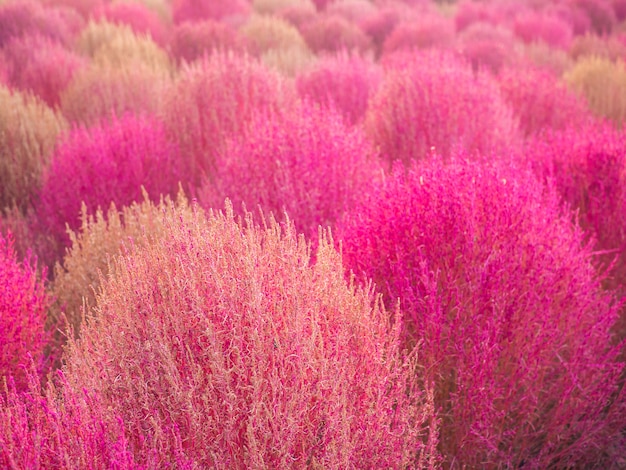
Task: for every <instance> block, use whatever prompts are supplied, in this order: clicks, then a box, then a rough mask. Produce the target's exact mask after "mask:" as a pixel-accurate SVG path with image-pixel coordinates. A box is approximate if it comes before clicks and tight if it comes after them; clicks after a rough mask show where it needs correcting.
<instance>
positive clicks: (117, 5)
mask: <svg viewBox="0 0 626 470" xmlns="http://www.w3.org/2000/svg"><path fill="white" fill-rule="evenodd" d="M95 17H96V18H98V19H100V18H102V19H104V20H106V21H108V22H110V23H113V24H122V25H127V26H130V27H131V29H132V30H133V32H134V33H135V34H136V35H139V36H146V35H147V36H149V37H150V38H151V39H152V40H153V41H154V42H156V43H157V44H159V45H164V44H165V42H166V38H167V28H166V26H165V24H164V22H163V20H162V19H161V18H160V17H159V15H158V14H157V13H156V12H155V11H152V10H150V8H148V6H146V5H143V4H142V3H139V2H137V1H129V0H125V1H117V2H114V3H109V4H107V5H105V6H104V7H102V8H100V9H99V10H97V11H96V14H95Z"/></svg>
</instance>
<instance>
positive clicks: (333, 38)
mask: <svg viewBox="0 0 626 470" xmlns="http://www.w3.org/2000/svg"><path fill="white" fill-rule="evenodd" d="M300 30H301V31H302V36H303V37H304V39H305V40H306V43H307V44H308V45H309V47H310V48H311V50H312V51H313V52H315V53H317V54H319V53H320V52H337V51H340V50H342V49H348V50H357V51H359V52H364V51H366V50H368V49H370V48H371V45H372V43H371V40H370V38H369V37H368V36H367V35H366V34H365V33H364V32H363V31H362V30H361V29H360V28H359V27H358V26H356V25H355V24H353V23H351V22H349V21H348V20H346V19H345V18H342V17H341V16H339V15H318V16H317V17H315V19H313V20H311V21H310V22H307V23H305V24H304V25H302V26H301V28H300Z"/></svg>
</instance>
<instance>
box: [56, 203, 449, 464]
mask: <svg viewBox="0 0 626 470" xmlns="http://www.w3.org/2000/svg"><path fill="white" fill-rule="evenodd" d="M162 213H163V218H164V223H165V224H166V226H167V236H165V237H164V238H163V239H161V240H159V242H158V243H154V244H150V245H148V246H146V247H145V248H141V249H136V250H132V251H131V252H130V253H128V254H127V255H125V256H122V257H119V258H117V259H116V260H115V262H114V268H113V269H114V272H115V274H114V275H113V276H112V277H111V278H109V279H108V280H107V281H106V282H105V283H104V284H103V287H102V289H101V292H100V295H99V298H98V305H97V307H96V308H95V309H94V310H93V312H94V315H95V318H94V319H93V321H91V322H89V323H87V325H85V326H84V328H83V329H82V330H81V338H80V339H78V340H76V341H75V342H74V341H72V342H70V344H69V346H68V348H67V350H66V367H65V369H64V370H65V374H66V377H67V381H68V382H69V384H68V385H67V386H69V387H71V389H72V390H76V391H79V390H83V389H86V390H88V391H89V393H90V394H93V395H94V396H96V397H100V398H101V402H102V406H103V408H104V409H113V410H116V411H117V412H118V413H119V414H120V415H121V416H122V419H123V423H124V426H125V430H126V433H125V435H126V439H127V441H128V442H129V445H130V448H131V449H132V451H133V455H134V456H135V459H136V460H137V461H138V462H139V463H140V464H145V465H146V466H147V467H148V468H163V467H169V466H173V467H174V468H181V464H180V463H177V462H176V460H177V457H179V458H180V459H181V460H183V461H187V462H189V467H190V468H215V469H247V468H255V469H256V468H259V469H260V468H276V469H280V468H294V469H308V468H414V467H417V468H420V467H421V468H423V467H427V466H428V467H432V466H433V465H434V463H435V462H436V453H435V451H434V449H433V445H434V444H435V443H436V433H437V428H436V420H435V418H434V416H433V409H432V401H431V400H432V396H429V395H428V392H424V389H423V387H420V386H419V385H418V384H417V383H415V382H413V383H411V381H410V371H413V370H415V369H416V368H417V366H418V362H417V360H416V359H417V358H416V357H415V356H413V357H408V358H406V359H405V358H404V357H403V355H402V353H401V352H400V344H399V330H398V328H397V326H396V327H395V328H392V327H390V320H389V317H388V314H386V313H385V312H383V311H381V310H380V308H379V306H378V305H376V304H374V303H373V297H372V295H371V292H370V291H368V290H361V289H360V288H357V287H355V286H354V284H348V283H347V282H346V280H345V279H344V277H343V267H342V265H341V258H340V255H339V254H338V253H337V252H336V251H335V250H334V248H333V247H332V244H331V243H330V242H328V241H326V240H325V239H322V240H321V241H320V244H319V245H320V247H319V249H318V251H317V253H316V263H315V265H312V264H311V262H310V250H309V248H308V246H307V244H306V243H305V241H304V239H303V238H302V237H297V235H296V232H295V229H294V228H293V226H292V225H289V226H287V228H286V229H281V228H280V227H279V226H278V224H276V223H275V222H273V221H272V220H267V221H266V223H265V224H264V227H263V228H261V227H258V226H255V225H252V224H251V223H250V222H249V219H247V220H248V222H247V223H245V224H244V223H242V222H238V221H237V218H236V217H235V216H234V215H233V213H232V211H231V210H227V211H226V214H225V215H223V214H221V213H219V214H215V213H213V214H210V215H209V216H207V217H205V216H204V213H203V212H202V211H201V210H200V209H199V208H197V207H192V208H191V210H187V211H185V212H183V211H177V210H173V209H172V208H170V207H167V208H164V210H163V211H162ZM396 325H397V324H396ZM403 359H405V360H406V362H404V361H403ZM155 449H156V450H157V452H158V453H157V454H156V457H157V458H158V460H157V461H156V462H155V461H154V460H153V461H152V462H150V459H151V457H152V456H153V454H152V452H153V451H154V450H155Z"/></svg>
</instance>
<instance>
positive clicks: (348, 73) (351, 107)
mask: <svg viewBox="0 0 626 470" xmlns="http://www.w3.org/2000/svg"><path fill="white" fill-rule="evenodd" d="M382 77H383V74H382V70H381V68H380V67H379V66H378V65H377V64H376V63H374V62H373V61H371V60H368V59H364V58H363V57H361V56H359V55H358V54H354V53H352V54H350V53H348V52H346V51H342V52H340V53H338V54H336V55H334V56H324V57H321V58H320V59H319V60H318V61H317V62H316V63H315V65H313V67H312V68H310V69H309V70H307V71H306V72H304V73H303V74H302V75H300V76H298V77H297V80H296V86H297V89H298V93H299V94H300V96H301V97H302V98H306V99H309V100H312V101H315V102H317V103H319V104H320V105H323V106H334V107H335V108H336V109H337V110H338V111H339V112H340V113H341V114H342V115H343V117H344V119H345V120H346V122H348V123H349V124H357V123H359V122H361V120H362V119H363V117H364V116H365V112H366V111H367V105H368V102H369V99H370V97H371V96H372V95H373V94H374V93H375V92H376V90H377V89H378V87H379V85H380V83H381V81H382Z"/></svg>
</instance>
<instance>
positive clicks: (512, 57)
mask: <svg viewBox="0 0 626 470" xmlns="http://www.w3.org/2000/svg"><path fill="white" fill-rule="evenodd" d="M517 46H518V44H517V41H516V40H515V37H514V36H513V34H512V33H511V31H510V30H509V29H505V28H502V27H499V26H495V25H492V24H490V23H484V22H483V23H480V22H476V23H473V24H471V25H470V26H468V27H467V28H465V29H464V30H463V31H462V32H461V33H460V34H459V35H458V36H457V50H458V51H459V52H460V54H461V55H462V56H463V57H464V58H465V60H467V61H468V62H469V63H470V64H472V67H473V68H474V70H479V69H486V70H488V71H490V72H492V73H493V74H497V73H498V72H499V71H500V69H501V68H502V67H504V66H505V65H509V64H512V63H516V62H517V61H518V60H519V57H518V52H517Z"/></svg>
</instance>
